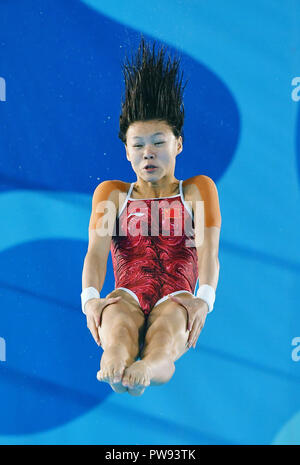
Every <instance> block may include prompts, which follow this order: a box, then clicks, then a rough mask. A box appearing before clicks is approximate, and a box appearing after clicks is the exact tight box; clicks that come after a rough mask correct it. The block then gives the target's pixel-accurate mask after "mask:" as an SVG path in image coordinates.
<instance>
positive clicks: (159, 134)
mask: <svg viewBox="0 0 300 465" xmlns="http://www.w3.org/2000/svg"><path fill="white" fill-rule="evenodd" d="M164 135H165V134H164V133H163V132H155V133H154V134H152V137H154V136H164ZM132 139H142V137H138V136H134V137H133V138H132Z"/></svg>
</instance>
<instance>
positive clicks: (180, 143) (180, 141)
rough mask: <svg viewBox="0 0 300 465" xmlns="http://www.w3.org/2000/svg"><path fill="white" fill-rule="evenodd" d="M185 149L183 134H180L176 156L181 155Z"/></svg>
mask: <svg viewBox="0 0 300 465" xmlns="http://www.w3.org/2000/svg"><path fill="white" fill-rule="evenodd" d="M182 150H183V142H182V136H179V137H178V139H177V153H176V156H177V155H179V154H180V153H181V152H182Z"/></svg>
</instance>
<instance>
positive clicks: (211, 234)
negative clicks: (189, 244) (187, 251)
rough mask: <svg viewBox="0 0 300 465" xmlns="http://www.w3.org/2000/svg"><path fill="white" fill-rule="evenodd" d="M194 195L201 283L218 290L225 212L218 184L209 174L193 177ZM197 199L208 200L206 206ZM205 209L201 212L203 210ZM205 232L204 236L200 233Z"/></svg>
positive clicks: (193, 207)
mask: <svg viewBox="0 0 300 465" xmlns="http://www.w3.org/2000/svg"><path fill="white" fill-rule="evenodd" d="M188 181H190V184H191V186H190V197H191V201H192V209H193V212H194V221H195V225H196V223H197V227H195V243H196V247H197V255H198V274H199V286H201V285H202V284H208V285H209V286H212V287H213V288H214V289H215V290H216V288H217V284H218V279H219V270H220V264H219V258H218V254H219V240H220V231H221V213H220V206H219V197H218V191H217V187H216V185H215V183H214V181H213V180H212V179H211V178H209V177H208V176H204V175H200V176H194V177H193V178H190V179H189V180H188ZM196 202H204V203H203V206H204V208H203V209H201V208H196ZM201 211H202V212H203V213H204V217H203V215H202V214H200V215H199V213H200V212H201ZM200 234H201V238H200V237H199V235H200Z"/></svg>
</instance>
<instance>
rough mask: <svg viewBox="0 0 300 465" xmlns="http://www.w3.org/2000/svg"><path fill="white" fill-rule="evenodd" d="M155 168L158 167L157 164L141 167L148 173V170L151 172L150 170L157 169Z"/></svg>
mask: <svg viewBox="0 0 300 465" xmlns="http://www.w3.org/2000/svg"><path fill="white" fill-rule="evenodd" d="M157 168H158V167H157V166H154V165H147V166H144V168H143V169H144V170H145V171H147V173H148V172H152V171H154V170H157Z"/></svg>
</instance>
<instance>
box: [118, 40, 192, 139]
mask: <svg viewBox="0 0 300 465" xmlns="http://www.w3.org/2000/svg"><path fill="white" fill-rule="evenodd" d="M165 53H166V49H165V48H164V47H163V46H162V47H161V48H160V50H159V51H158V53H157V54H156V53H155V42H154V43H153V47H152V51H151V49H150V46H149V44H146V43H145V40H144V38H143V37H142V39H141V42H140V45H139V48H138V51H137V52H136V55H135V57H132V60H131V62H130V61H129V59H128V57H125V60H124V64H123V67H122V71H123V75H124V80H125V98H124V100H123V101H122V104H121V108H122V110H121V115H120V131H119V138H120V139H121V140H122V141H123V142H124V143H125V144H126V133H127V129H128V127H129V126H130V124H132V123H134V122H135V121H147V120H152V119H157V120H163V121H165V122H166V123H168V124H169V126H170V128H171V130H172V131H173V134H174V135H175V137H179V136H180V135H181V136H182V139H184V134H183V123H184V104H183V100H182V96H183V91H184V88H185V86H186V84H187V81H186V83H185V85H184V86H183V85H182V76H183V73H181V76H180V78H179V76H178V69H179V64H180V58H178V57H176V58H174V59H173V61H172V60H171V57H170V55H169V56H168V60H167V62H166V63H165V59H164V58H165Z"/></svg>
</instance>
